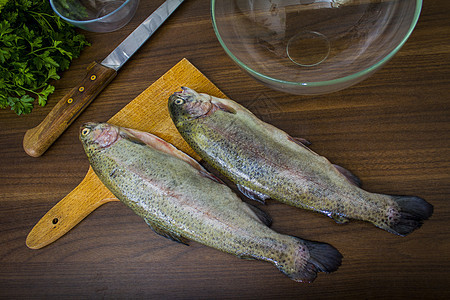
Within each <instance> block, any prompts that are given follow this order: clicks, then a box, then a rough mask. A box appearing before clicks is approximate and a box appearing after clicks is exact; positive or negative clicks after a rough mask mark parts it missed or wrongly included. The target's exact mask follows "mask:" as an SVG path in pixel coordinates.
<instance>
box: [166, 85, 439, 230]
mask: <svg viewBox="0 0 450 300" xmlns="http://www.w3.org/2000/svg"><path fill="white" fill-rule="evenodd" d="M168 106H169V112H170V115H171V117H172V120H173V122H174V123H175V126H176V127H177V129H178V131H179V132H180V134H181V135H182V136H183V138H184V139H185V140H186V141H187V142H188V144H189V145H190V146H191V147H192V149H194V151H196V152H197V154H198V155H199V156H200V157H201V158H202V159H203V160H205V161H206V162H207V163H208V164H210V165H211V166H213V167H214V168H216V169H217V170H219V171H220V172H221V173H222V174H223V175H224V176H226V177H227V178H229V179H230V180H231V181H233V182H234V183H236V185H237V186H238V188H239V190H240V191H241V192H242V193H243V194H245V195H246V196H247V197H249V198H252V199H254V200H260V201H262V202H264V200H266V199H269V198H271V199H274V200H278V201H281V202H283V203H286V204H288V205H292V206H296V207H300V208H304V209H308V210H313V211H317V212H321V213H323V214H325V215H327V216H329V217H331V218H333V219H334V220H335V221H336V222H338V223H345V222H347V221H348V219H349V218H351V219H358V220H363V221H368V222H371V223H372V224H374V225H375V226H377V227H379V228H382V229H384V230H387V231H389V232H392V233H395V234H398V235H401V236H405V235H407V234H409V233H411V232H412V231H413V230H414V229H416V228H418V227H420V225H421V224H422V222H423V220H425V219H428V218H429V217H430V216H431V214H432V212H433V206H432V205H431V204H429V203H428V202H426V201H425V200H423V199H421V198H419V197H413V196H391V195H383V194H375V193H370V192H367V191H365V190H363V189H361V188H360V187H359V184H360V183H359V180H358V179H357V178H356V177H355V176H354V175H353V174H351V173H350V172H349V171H347V170H346V169H344V168H342V167H339V166H337V165H333V164H331V163H330V162H329V161H328V160H327V159H326V158H324V157H323V156H320V155H318V154H316V153H315V152H313V151H312V150H311V149H309V148H308V147H307V142H306V141H305V140H303V139H294V138H292V137H291V136H289V135H288V134H287V133H285V132H284V131H281V130H280V129H278V128H275V127H274V126H272V125H269V124H267V123H265V122H263V121H261V120H260V119H258V118H257V117H256V116H255V115H253V114H252V113H251V112H250V111H248V110H247V109H245V108H244V107H242V106H241V105H239V104H238V103H236V102H234V101H232V100H228V99H220V98H216V97H213V96H210V95H207V94H199V93H197V92H195V91H194V90H192V89H189V88H186V87H183V88H182V91H181V92H176V93H174V94H173V95H172V96H171V97H170V98H169V103H168Z"/></svg>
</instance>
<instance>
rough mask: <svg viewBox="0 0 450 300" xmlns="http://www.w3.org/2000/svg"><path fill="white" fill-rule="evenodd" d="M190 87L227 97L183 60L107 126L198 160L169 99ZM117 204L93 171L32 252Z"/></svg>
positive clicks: (40, 227)
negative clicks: (153, 138)
mask: <svg viewBox="0 0 450 300" xmlns="http://www.w3.org/2000/svg"><path fill="white" fill-rule="evenodd" d="M181 86H187V87H190V88H192V89H194V90H197V91H199V92H202V93H208V94H211V95H213V96H217V97H225V95H224V94H223V93H222V92H221V91H220V90H219V89H218V88H217V87H216V86H215V85H214V84H213V83H212V82H211V81H209V80H208V78H206V77H205V76H204V75H203V74H202V73H201V72H200V71H199V70H198V69H197V68H195V67H194V66H193V65H192V64H191V63H190V62H189V61H188V60H187V59H183V60H181V61H180V62H179V63H177V64H176V65H175V66H174V67H173V68H171V69H170V70H169V71H167V72H166V73H165V74H164V75H163V76H161V77H160V78H159V79H158V80H157V81H155V82H154V83H153V84H152V85H151V86H150V87H148V88H147V89H146V90H145V91H144V92H142V93H141V94H140V95H139V96H137V97H136V98H135V99H134V100H133V101H131V102H130V103H129V104H127V105H126V106H125V107H124V108H123V109H122V110H120V111H119V112H118V113H117V114H115V115H114V116H113V117H112V118H111V119H109V120H108V123H111V124H115V125H118V126H122V127H129V128H134V129H138V130H141V131H147V132H150V133H153V134H155V135H157V136H159V137H160V138H162V139H164V140H166V141H167V142H169V143H171V144H173V145H175V146H176V147H177V148H178V149H180V150H182V151H184V152H186V153H187V154H189V155H191V156H192V157H194V158H196V159H197V160H199V157H198V156H197V154H196V153H195V152H194V151H193V150H192V149H191V148H190V147H189V146H188V145H187V144H186V142H185V141H184V140H183V138H182V137H181V136H180V134H179V133H178V131H177V129H176V128H175V126H174V125H173V123H172V120H171V118H170V116H169V111H168V109H167V100H168V98H169V96H170V95H171V94H172V93H174V92H176V91H180V87H181ZM110 201H117V199H116V198H115V197H114V195H113V194H112V193H111V192H110V191H109V190H108V189H107V188H106V187H105V186H104V185H103V184H102V183H101V181H100V179H98V177H97V175H95V173H94V171H93V170H92V168H91V167H89V170H88V172H87V174H86V177H85V178H84V179H83V180H82V181H81V183H80V184H79V185H78V186H77V187H76V188H75V189H74V190H73V191H72V192H70V193H69V194H68V195H67V196H66V197H64V198H63V199H62V200H61V201H59V202H58V203H57V204H56V205H55V206H54V207H53V208H52V209H50V210H49V211H48V212H47V213H46V214H45V215H44V216H43V217H42V219H41V220H40V221H39V222H38V223H37V224H36V225H35V226H34V227H33V229H32V230H31V232H30V233H29V234H28V236H27V240H26V244H27V246H28V247H29V248H32V249H39V248H42V247H44V246H46V245H48V244H50V243H52V242H54V241H56V240H57V239H58V238H60V237H61V236H63V235H64V234H66V233H67V232H68V231H69V230H70V229H72V228H73V227H74V226H75V225H77V224H78V223H79V222H81V221H82V220H83V219H84V218H85V217H87V216H88V215H89V214H90V213H91V212H93V211H94V210H95V209H96V208H98V207H99V206H101V205H103V204H105V203H107V202H110Z"/></svg>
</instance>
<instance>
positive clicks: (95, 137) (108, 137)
mask: <svg viewBox="0 0 450 300" xmlns="http://www.w3.org/2000/svg"><path fill="white" fill-rule="evenodd" d="M79 137H80V141H81V143H82V144H83V147H84V149H85V151H86V152H97V151H100V150H101V149H104V148H108V147H109V146H111V145H112V144H114V143H115V142H116V141H117V139H118V138H119V127H117V126H114V125H111V124H108V123H93V122H89V123H85V124H83V125H82V126H81V127H80V135H79Z"/></svg>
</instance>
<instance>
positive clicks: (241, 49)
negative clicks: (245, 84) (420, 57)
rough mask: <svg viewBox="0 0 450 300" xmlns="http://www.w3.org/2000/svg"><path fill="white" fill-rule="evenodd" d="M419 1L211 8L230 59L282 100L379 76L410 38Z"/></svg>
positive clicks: (217, 3) (220, 3)
mask: <svg viewBox="0 0 450 300" xmlns="http://www.w3.org/2000/svg"><path fill="white" fill-rule="evenodd" d="M421 8H422V0H212V2H211V15H212V24H213V27H214V31H215V33H216V36H217V38H218V40H219V42H220V44H221V45H222V47H223V48H224V49H225V52H226V53H227V54H228V55H229V56H230V57H231V59H232V60H233V61H234V62H235V63H236V64H237V65H238V66H239V67H241V68H242V69H243V70H245V71H246V72H248V73H249V74H250V75H252V76H253V77H254V78H255V79H257V80H259V81H261V82H262V83H264V84H265V85H267V86H269V87H271V88H273V89H276V90H280V91H284V92H288V93H293V94H299V95H309V94H323V93H330V92H334V91H337V90H341V89H343V88H346V87H349V86H351V85H354V84H356V83H358V82H360V81H362V80H364V79H365V78H367V77H368V76H370V75H371V74H373V73H374V72H375V71H376V70H378V69H379V68H380V67H381V66H382V65H383V64H385V63H386V62H387V61H388V60H389V59H390V58H392V57H393V56H394V55H395V53H397V51H398V50H399V49H400V48H401V47H402V46H403V44H404V43H405V42H406V40H407V39H408V37H409V36H410V34H411V32H412V31H413V29H414V27H415V25H416V23H417V20H418V18H419V14H420V10H421Z"/></svg>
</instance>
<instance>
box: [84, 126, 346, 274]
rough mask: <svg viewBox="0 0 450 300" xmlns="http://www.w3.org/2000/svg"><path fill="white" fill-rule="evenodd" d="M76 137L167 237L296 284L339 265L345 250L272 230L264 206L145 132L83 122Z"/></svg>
mask: <svg viewBox="0 0 450 300" xmlns="http://www.w3.org/2000/svg"><path fill="white" fill-rule="evenodd" d="M80 140H81V142H82V143H83V146H84V149H85V152H86V154H87V157H88V159H89V162H90V164H91V166H92V168H93V170H94V172H95V173H96V174H97V176H98V177H99V178H100V180H101V181H102V182H103V183H104V185H105V186H106V187H107V188H108V189H110V191H111V192H112V193H113V194H114V195H115V196H116V197H117V198H118V199H119V200H121V201H122V202H123V203H124V204H125V205H127V206H128V207H130V208H131V209H132V210H133V211H134V212H135V213H136V214H137V215H139V216H140V217H142V218H143V219H144V220H145V221H146V223H147V224H148V225H149V226H150V227H151V228H152V229H153V230H154V231H155V232H156V233H158V234H160V235H162V236H164V237H167V238H169V239H171V240H174V241H177V242H181V243H184V244H188V241H189V240H193V241H196V242H199V243H201V244H204V245H206V246H210V247H213V248H216V249H218V250H221V251H223V252H226V253H230V254H234V255H236V256H238V257H241V258H252V259H259V260H263V261H267V262H271V263H273V264H274V265H275V266H276V267H277V268H278V269H279V270H280V271H281V272H283V273H284V274H286V275H287V276H288V277H290V278H291V279H293V280H295V281H301V282H311V281H313V280H314V279H315V278H316V276H317V272H332V271H335V270H336V269H337V268H338V267H339V265H340V263H341V259H342V255H341V254H340V253H339V252H338V251H337V250H336V249H335V248H334V247H332V246H330V245H328V244H326V243H319V242H313V241H307V240H303V239H300V238H297V237H293V236H289V235H284V234H280V233H277V232H275V231H273V230H272V229H270V228H269V227H268V226H267V224H265V223H264V221H266V220H269V219H270V218H268V216H266V215H265V214H264V213H263V212H262V211H260V210H259V209H257V208H255V207H253V208H252V207H251V206H249V205H248V204H247V203H245V202H243V201H242V200H241V199H240V198H239V197H238V196H237V195H236V194H234V192H233V191H232V190H231V189H230V188H229V187H228V186H226V185H225V184H224V183H222V182H221V181H220V180H219V179H217V178H215V177H214V176H213V175H212V174H210V173H209V172H207V171H206V170H205V169H203V167H202V166H201V165H200V164H198V163H197V162H196V161H195V160H193V159H192V158H190V157H189V156H187V155H186V154H184V153H182V152H181V151H179V150H178V149H176V148H175V147H174V146H172V145H170V144H168V143H167V142H165V141H163V140H161V139H159V138H157V137H155V136H153V135H151V134H149V133H144V132H140V131H137V130H132V129H126V128H121V127H117V126H113V125H110V124H106V123H88V124H85V125H84V126H82V128H81V130H80ZM111 174H113V175H111Z"/></svg>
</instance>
